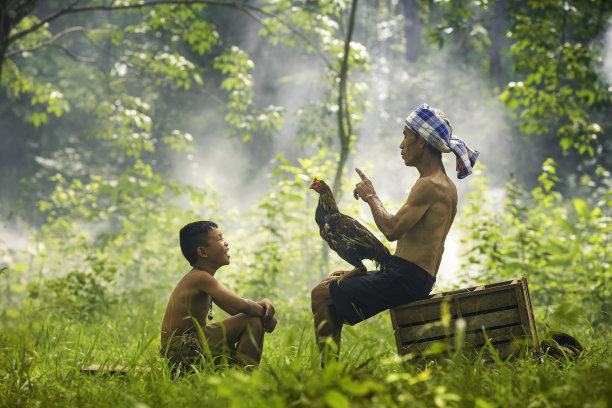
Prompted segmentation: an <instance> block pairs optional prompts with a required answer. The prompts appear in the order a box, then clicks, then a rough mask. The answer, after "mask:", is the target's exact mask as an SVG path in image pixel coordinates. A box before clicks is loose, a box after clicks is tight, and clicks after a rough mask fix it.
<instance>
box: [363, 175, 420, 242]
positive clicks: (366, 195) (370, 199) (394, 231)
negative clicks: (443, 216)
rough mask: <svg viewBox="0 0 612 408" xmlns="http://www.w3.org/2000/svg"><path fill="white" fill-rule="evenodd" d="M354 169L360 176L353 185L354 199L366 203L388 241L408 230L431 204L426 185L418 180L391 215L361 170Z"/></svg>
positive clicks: (395, 238) (398, 237)
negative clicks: (406, 198) (396, 210)
mask: <svg viewBox="0 0 612 408" xmlns="http://www.w3.org/2000/svg"><path fill="white" fill-rule="evenodd" d="M355 171H357V174H359V177H361V182H359V183H357V185H356V186H355V189H354V190H353V195H354V196H355V199H359V198H361V199H362V200H363V201H365V202H366V203H368V205H369V206H370V210H371V211H372V217H374V222H375V223H376V226H377V227H378V229H379V230H380V232H382V233H383V235H384V236H385V238H387V240H389V241H397V240H398V239H400V238H401V237H402V235H404V233H405V232H406V231H408V230H410V229H411V228H412V227H413V226H414V225H415V224H416V223H417V222H418V221H419V220H420V219H421V218H423V215H424V214H425V212H426V211H427V209H428V208H429V206H430V205H431V200H430V199H428V194H427V193H426V191H427V187H426V185H425V184H424V183H423V182H421V181H420V180H419V181H417V182H416V184H415V185H414V187H413V188H412V190H411V191H410V195H409V196H408V200H406V203H405V204H404V205H403V206H402V208H400V210H399V211H398V212H397V214H395V215H393V214H391V213H389V212H388V211H387V210H386V209H385V207H384V205H383V203H382V201H380V198H379V197H378V195H376V191H375V190H374V186H373V185H372V182H371V181H370V180H369V179H368V178H367V177H366V176H365V174H363V172H362V171H361V170H359V169H355Z"/></svg>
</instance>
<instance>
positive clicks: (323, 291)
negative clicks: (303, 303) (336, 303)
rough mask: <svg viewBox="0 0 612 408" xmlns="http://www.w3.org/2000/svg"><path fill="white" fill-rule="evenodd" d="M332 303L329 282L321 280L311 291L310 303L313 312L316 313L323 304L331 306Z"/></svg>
mask: <svg viewBox="0 0 612 408" xmlns="http://www.w3.org/2000/svg"><path fill="white" fill-rule="evenodd" d="M331 303H332V300H331V293H330V292H329V282H327V281H326V280H323V281H321V282H320V283H319V284H318V285H317V286H315V287H314V288H312V291H311V292H310V304H311V307H312V312H313V313H316V312H317V309H318V308H320V307H322V306H329V305H330V304H331Z"/></svg>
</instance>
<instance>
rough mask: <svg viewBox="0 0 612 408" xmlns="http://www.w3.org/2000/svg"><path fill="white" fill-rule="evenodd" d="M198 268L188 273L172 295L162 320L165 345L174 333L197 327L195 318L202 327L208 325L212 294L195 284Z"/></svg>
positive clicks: (162, 342)
mask: <svg viewBox="0 0 612 408" xmlns="http://www.w3.org/2000/svg"><path fill="white" fill-rule="evenodd" d="M202 273H206V272H203V271H200V270H197V269H194V270H192V271H191V272H189V273H187V274H186V275H185V276H184V277H183V278H182V279H181V280H180V282H179V283H178V284H177V285H176V288H175V289H174V291H173V292H172V295H170V300H169V301H168V307H167V308H166V314H165V315H164V320H163V322H162V330H161V344H162V345H165V344H166V343H167V341H168V339H169V338H170V336H171V335H172V333H174V335H180V334H183V333H188V332H191V331H193V330H195V329H196V324H195V322H194V321H193V319H196V321H197V322H198V323H199V324H200V326H201V327H204V326H205V325H206V315H207V314H208V310H209V308H210V296H209V295H208V294H207V293H206V292H204V291H202V290H201V289H199V288H198V287H199V286H200V285H197V284H195V283H196V282H197V281H198V279H199V278H200V276H199V275H200V274H202Z"/></svg>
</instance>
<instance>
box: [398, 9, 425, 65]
mask: <svg viewBox="0 0 612 408" xmlns="http://www.w3.org/2000/svg"><path fill="white" fill-rule="evenodd" d="M402 12H403V14H404V34H405V36H406V58H407V59H408V60H409V61H416V60H417V59H418V58H419V57H420V56H421V21H420V20H419V5H418V4H417V0H402Z"/></svg>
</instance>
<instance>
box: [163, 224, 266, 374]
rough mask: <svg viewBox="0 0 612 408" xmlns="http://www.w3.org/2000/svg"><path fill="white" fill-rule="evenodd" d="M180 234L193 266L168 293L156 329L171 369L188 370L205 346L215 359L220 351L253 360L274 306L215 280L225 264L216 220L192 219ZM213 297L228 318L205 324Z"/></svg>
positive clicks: (233, 357)
mask: <svg viewBox="0 0 612 408" xmlns="http://www.w3.org/2000/svg"><path fill="white" fill-rule="evenodd" d="M179 235H180V245H181V251H182V252H183V255H184V256H185V258H186V259H187V261H188V262H189V264H190V265H191V266H192V267H193V268H192V269H191V271H189V272H188V273H187V274H186V275H185V276H183V278H182V279H181V280H180V282H179V283H178V284H177V285H176V288H174V291H173V292H172V294H171V295H170V301H169V302H168V307H167V308H166V313H165V315H164V321H163V323H162V328H161V354H162V355H163V356H166V357H167V358H168V359H169V361H170V363H171V364H172V365H173V366H174V367H175V368H180V366H181V365H182V366H183V367H184V368H187V369H189V368H190V366H191V365H192V364H194V363H196V361H197V360H198V359H199V358H200V357H201V356H204V357H206V356H208V351H210V357H212V358H213V361H214V362H218V359H219V357H223V356H225V357H226V358H227V359H228V360H229V361H231V362H235V363H237V364H239V365H241V366H247V365H255V366H256V365H258V364H259V361H260V359H261V352H262V349H263V339H264V331H265V332H266V333H271V332H272V331H274V327H276V317H275V312H274V306H272V303H270V301H269V300H268V299H262V300H260V301H258V302H254V301H252V300H249V299H243V298H241V297H239V296H237V295H236V294H234V293H232V292H231V291H229V290H228V289H226V288H225V287H223V286H222V285H221V284H220V283H219V282H217V280H216V279H215V273H216V272H217V270H218V269H219V268H220V267H222V266H224V265H229V263H230V255H229V245H228V243H227V242H225V241H224V239H223V235H222V234H221V231H219V229H218V227H217V224H215V223H214V222H212V221H197V222H193V223H191V224H187V225H185V226H184V227H183V228H182V229H181V231H180V234H179ZM213 301H214V302H215V304H216V305H217V306H219V308H221V309H222V310H224V311H226V312H227V313H229V314H230V315H231V316H232V317H230V318H228V319H226V320H224V321H223V322H220V323H212V324H208V325H207V324H206V317H207V316H208V318H209V319H212V314H211V311H212V302H213ZM198 326H199V327H198ZM200 328H201V331H202V332H203V334H204V338H202V336H201V334H200Z"/></svg>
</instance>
